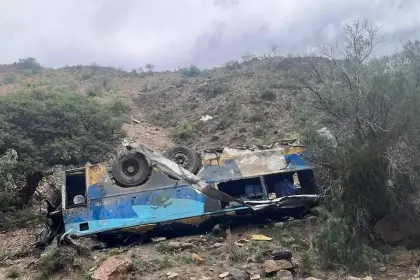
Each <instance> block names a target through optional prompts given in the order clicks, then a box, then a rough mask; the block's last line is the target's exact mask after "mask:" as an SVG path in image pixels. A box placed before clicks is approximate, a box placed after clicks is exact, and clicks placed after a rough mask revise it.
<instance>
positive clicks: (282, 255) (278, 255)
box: [271, 251, 293, 261]
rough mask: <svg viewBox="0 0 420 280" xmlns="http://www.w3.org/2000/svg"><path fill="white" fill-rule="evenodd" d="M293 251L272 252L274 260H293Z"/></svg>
mask: <svg viewBox="0 0 420 280" xmlns="http://www.w3.org/2000/svg"><path fill="white" fill-rule="evenodd" d="M292 256H293V255H292V252H290V251H275V252H273V253H271V257H272V258H273V259H274V260H289V261H290V260H291V259H292Z"/></svg>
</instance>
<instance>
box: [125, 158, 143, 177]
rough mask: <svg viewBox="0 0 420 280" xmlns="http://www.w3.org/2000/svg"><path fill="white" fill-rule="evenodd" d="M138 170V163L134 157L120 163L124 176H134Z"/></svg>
mask: <svg viewBox="0 0 420 280" xmlns="http://www.w3.org/2000/svg"><path fill="white" fill-rule="evenodd" d="M139 171H140V165H139V163H138V162H137V161H136V160H134V159H127V160H125V161H124V162H123V164H122V172H123V173H124V174H125V175H126V176H134V175H136V174H137V173H138V172H139Z"/></svg>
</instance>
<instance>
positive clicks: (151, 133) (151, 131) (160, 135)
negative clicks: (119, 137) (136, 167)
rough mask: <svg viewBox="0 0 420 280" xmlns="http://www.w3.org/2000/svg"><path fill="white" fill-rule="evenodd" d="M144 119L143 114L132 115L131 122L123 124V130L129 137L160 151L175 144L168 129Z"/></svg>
mask: <svg viewBox="0 0 420 280" xmlns="http://www.w3.org/2000/svg"><path fill="white" fill-rule="evenodd" d="M142 119H143V117H142V115H141V114H137V115H136V116H133V117H132V120H131V123H130V124H124V125H123V131H124V132H125V133H126V135H127V138H129V139H130V140H133V141H137V142H140V143H142V144H144V145H145V146H147V147H148V148H150V149H153V150H155V151H158V152H163V151H164V150H166V149H167V148H169V147H170V146H172V145H174V143H173V142H172V140H171V139H170V136H169V132H168V131H167V130H166V129H164V128H162V127H157V126H154V125H151V124H149V123H147V122H145V121H143V120H142Z"/></svg>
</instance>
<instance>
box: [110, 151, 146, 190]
mask: <svg viewBox="0 0 420 280" xmlns="http://www.w3.org/2000/svg"><path fill="white" fill-rule="evenodd" d="M150 172H151V167H150V166H149V162H148V161H147V159H146V157H145V156H144V155H142V154H140V153H138V152H129V153H125V154H122V155H121V156H119V157H118V158H117V159H116V160H115V161H114V164H113V165H112V176H113V179H114V181H115V183H116V184H117V185H119V186H121V187H134V186H139V185H141V184H143V183H144V182H145V181H146V180H147V179H148V178H149V175H150Z"/></svg>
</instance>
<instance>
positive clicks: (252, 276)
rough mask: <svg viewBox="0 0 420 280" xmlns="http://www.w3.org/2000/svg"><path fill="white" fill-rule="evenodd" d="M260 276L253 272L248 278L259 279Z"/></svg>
mask: <svg viewBox="0 0 420 280" xmlns="http://www.w3.org/2000/svg"><path fill="white" fill-rule="evenodd" d="M260 279H261V276H260V275H259V274H253V275H251V279H250V280H260Z"/></svg>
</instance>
